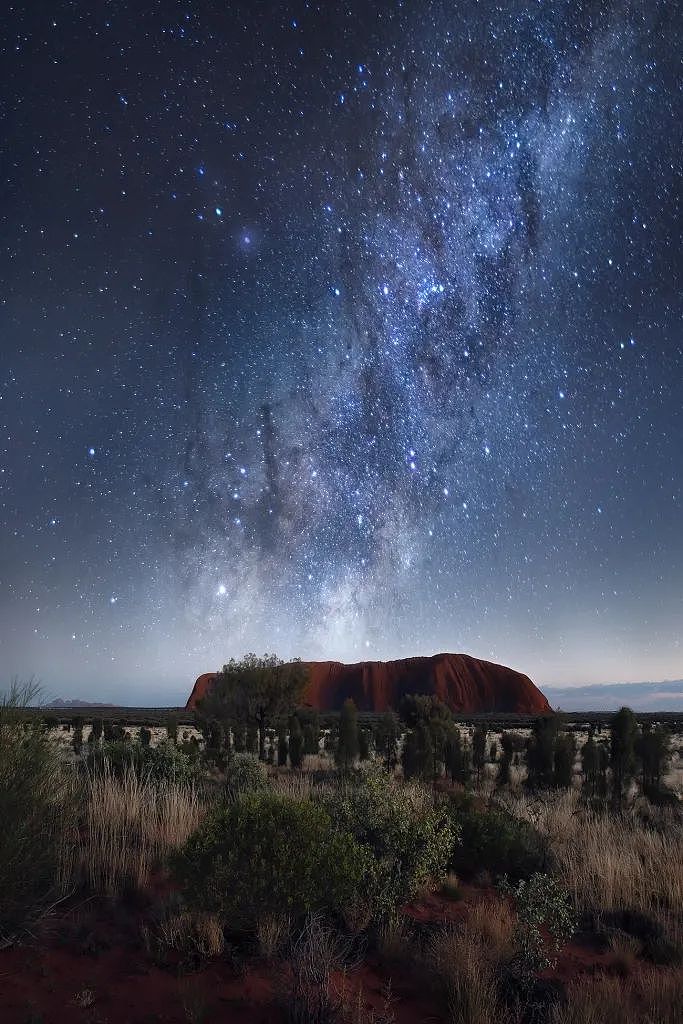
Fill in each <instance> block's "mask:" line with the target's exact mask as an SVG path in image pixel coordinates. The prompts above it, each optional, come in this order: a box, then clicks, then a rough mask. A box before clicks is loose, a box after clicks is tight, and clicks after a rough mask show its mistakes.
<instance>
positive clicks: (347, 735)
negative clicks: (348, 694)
mask: <svg viewBox="0 0 683 1024" xmlns="http://www.w3.org/2000/svg"><path fill="white" fill-rule="evenodd" d="M357 757H358V712H357V711H356V705H355V704H354V702H353V701H352V700H351V699H349V700H345V701H344V704H343V706H342V710H341V717H340V719H339V740H338V743H337V749H336V750H335V761H336V762H337V764H338V765H339V767H340V768H344V769H347V768H350V767H351V766H352V765H353V763H354V762H355V760H356V758H357Z"/></svg>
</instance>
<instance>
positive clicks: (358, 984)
mask: <svg viewBox="0 0 683 1024" xmlns="http://www.w3.org/2000/svg"><path fill="white" fill-rule="evenodd" d="M460 897H461V898H459V899H456V900H453V899H448V898H447V897H445V896H443V895H441V894H439V893H429V894H427V895H425V896H423V897H420V898H419V899H416V900H413V901H412V902H411V903H409V904H408V905H407V906H406V907H405V908H404V913H405V914H406V916H407V917H408V918H410V919H412V920H413V921H414V922H415V923H416V924H429V923H434V924H444V923H447V922H456V921H462V920H464V919H466V918H467V916H468V914H469V911H470V908H471V907H472V906H473V905H474V904H476V903H477V902H479V901H480V900H482V899H496V898H498V897H497V894H496V893H495V890H493V889H491V888H488V887H485V888H479V887H477V886H470V885H462V887H461V892H460ZM94 903H95V904H96V906H95V905H94V904H93V905H92V906H93V909H92V912H91V913H89V914H87V916H86V917H85V919H84V920H85V921H86V923H87V924H88V927H89V929H91V932H92V935H93V936H94V937H95V938H96V939H97V940H99V941H100V942H101V943H102V945H101V947H100V948H99V949H97V948H95V949H93V950H91V951H89V952H88V951H84V949H83V948H81V947H80V946H79V944H78V943H77V942H74V941H65V939H66V935H65V927H66V926H65V924H64V923H63V922H68V921H69V919H70V918H71V917H72V914H70V913H67V914H65V915H64V916H63V917H62V919H61V921H60V919H54V918H53V919H52V920H51V921H50V922H46V923H45V925H44V926H43V928H42V929H41V934H38V935H36V938H35V940H34V941H32V942H31V943H30V945H26V946H23V947H17V948H11V949H5V950H0V979H1V980H2V989H3V995H2V1010H1V1011H0V1020H2V1022H3V1024H27V1022H30V1021H35V1022H38V1021H40V1024H62V1022H63V1021H67V1020H68V1021H71V1022H74V1024H119V1022H120V1024H187V1022H188V1021H191V1020H202V1021H204V1022H205V1024H266V1022H270V1024H279V1022H280V1021H281V1020H282V1019H283V1018H282V1015H281V1012H280V1011H279V1010H278V1008H277V1007H276V1005H275V1002H274V998H275V987H276V971H277V970H278V968H277V967H276V966H271V965H269V964H265V963H263V962H260V961H258V960H249V961H247V962H246V963H245V966H244V970H243V971H242V972H240V971H237V970H236V969H235V967H234V966H233V965H231V964H230V962H229V960H228V959H227V957H219V958H216V959H214V960H211V961H208V962H207V963H205V965H204V966H202V968H201V969H200V970H196V971H185V972H184V973H183V972H180V971H179V969H178V967H175V968H174V967H172V966H171V965H169V966H168V967H166V968H161V967H158V966H156V965H155V964H154V963H153V962H152V960H151V958H150V956H149V954H147V952H146V951H145V950H144V948H141V947H140V946H139V944H138V941H136V938H137V936H139V934H140V932H139V928H140V924H141V918H139V917H138V916H137V914H136V912H135V911H133V910H128V911H125V910H124V909H122V908H121V907H120V906H119V907H117V906H116V905H111V904H109V903H108V902H107V901H94ZM72 913H73V912H72ZM75 913H76V914H78V908H75ZM67 934H68V930H67ZM612 959H613V957H612V955H611V954H610V953H599V952H596V951H595V950H593V949H591V948H590V946H587V945H585V944H584V943H583V942H582V941H581V937H580V936H577V937H576V939H575V940H573V941H572V942H570V943H568V944H567V946H565V948H564V949H563V950H562V952H561V954H560V958H559V963H558V965H557V968H555V969H554V970H552V971H547V972H545V973H544V977H547V978H555V979H558V980H561V981H563V982H568V981H573V980H575V979H577V978H580V977H590V976H591V975H593V974H600V973H603V972H606V971H607V972H609V971H610V970H611V967H612V963H611V961H612ZM389 981H391V992H392V996H393V1007H392V1009H393V1012H394V1014H395V1021H396V1024H425V1022H427V1021H438V1020H442V1019H443V1017H442V1016H441V1014H440V1012H439V1007H438V1005H437V1003H436V1002H435V998H436V996H435V993H434V992H433V991H432V990H431V986H429V985H427V986H425V977H424V976H423V975H422V974H421V973H420V970H419V967H418V965H416V966H415V970H414V971H413V970H410V969H408V970H407V969H406V967H405V965H395V966H394V967H393V968H392V967H390V966H389V965H386V964H382V963H380V962H379V961H378V959H377V958H376V957H375V956H369V957H368V958H367V959H366V960H364V961H363V962H362V963H361V964H360V965H359V966H358V967H357V968H354V969H353V970H352V971H350V972H349V973H348V974H347V975H346V976H345V977H343V976H342V975H341V974H335V976H334V977H333V983H334V987H335V989H336V991H337V993H341V991H342V989H343V990H344V992H345V994H346V997H347V1005H349V1006H350V1007H351V1006H353V1007H355V1006H356V998H357V995H358V993H359V992H360V995H361V1003H362V1005H363V1006H364V1007H365V1013H366V1020H367V1019H370V1012H371V1011H374V1012H375V1014H376V1015H379V1014H381V1012H382V1009H383V1004H384V995H385V993H386V987H387V983H388V982H389ZM354 1019H355V1018H354Z"/></svg>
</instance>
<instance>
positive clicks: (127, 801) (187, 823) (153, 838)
mask: <svg viewBox="0 0 683 1024" xmlns="http://www.w3.org/2000/svg"><path fill="white" fill-rule="evenodd" d="M83 799H84V803H85V806H84V826H83V828H82V829H81V830H80V833H79V839H78V845H77V855H76V864H75V873H76V878H77V880H78V881H81V882H84V883H86V884H87V886H88V887H89V888H90V889H91V890H93V891H94V892H102V893H107V894H109V895H114V894H117V893H119V892H120V891H121V890H122V889H123V888H125V887H128V886H131V885H133V886H138V887H139V886H143V885H144V884H145V883H147V882H148V881H149V878H150V876H151V874H152V872H153V871H154V869H155V868H156V867H157V866H158V865H159V864H160V863H161V861H162V859H163V858H164V857H165V856H166V854H168V853H169V852H170V851H171V850H173V849H176V848H177V847H179V846H180V845H182V843H184V842H185V840H186V839H187V837H188V836H189V835H190V833H192V832H193V831H194V830H195V829H196V828H197V826H198V825H199V823H200V821H201V819H202V817H203V816H204V809H203V807H202V804H201V801H200V799H199V796H198V794H197V792H196V790H195V789H194V788H193V787H192V786H188V785H185V784H178V783H175V782H172V781H170V780H168V779H165V780H161V781H154V780H153V779H152V778H150V777H149V776H146V775H143V776H141V775H139V774H138V773H136V772H135V771H134V770H133V769H132V768H128V770H126V771H124V773H123V774H122V775H116V774H114V773H113V771H112V770H111V769H110V768H109V767H108V765H107V763H106V762H105V763H104V765H103V767H102V768H101V769H99V770H97V771H93V772H90V773H88V775H87V776H86V779H85V782H84V794H83Z"/></svg>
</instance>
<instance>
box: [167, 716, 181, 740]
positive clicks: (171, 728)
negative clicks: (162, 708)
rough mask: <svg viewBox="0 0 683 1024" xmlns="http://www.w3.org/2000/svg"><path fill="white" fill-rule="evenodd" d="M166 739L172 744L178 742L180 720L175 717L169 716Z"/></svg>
mask: <svg viewBox="0 0 683 1024" xmlns="http://www.w3.org/2000/svg"><path fill="white" fill-rule="evenodd" d="M166 739H168V740H170V741H171V743H177V742H178V719H177V718H176V717H175V715H169V716H168V718H167V719H166Z"/></svg>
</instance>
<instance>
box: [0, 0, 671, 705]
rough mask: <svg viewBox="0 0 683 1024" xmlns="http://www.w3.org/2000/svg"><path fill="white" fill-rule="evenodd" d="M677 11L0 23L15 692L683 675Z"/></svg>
mask: <svg viewBox="0 0 683 1024" xmlns="http://www.w3.org/2000/svg"><path fill="white" fill-rule="evenodd" d="M682 28H683V25H682V24H681V17H680V8H679V7H678V5H677V4H675V3H672V2H664V0H642V2H637V0H634V2H618V3H617V2H615V3H610V2H580V0H579V2H576V0H572V2H562V0H557V2H553V3H546V2H542V0H524V2H522V0H506V2H504V3H502V2H498V3H494V2H489V0H481V2H476V0H443V2H440V0H420V2H417V0H416V2H408V0H405V2H400V0H395V2H369V0H346V2H344V3H337V2H336V0H329V2H328V0H325V2H320V3H313V2H308V3H306V2H294V0H292V2H284V3H266V2H264V0H249V2H231V3H224V2H218V0H216V2H209V0H206V2H199V0H195V2H191V0H187V2H184V3H174V2H171V0H157V2H154V3H152V2H145V0H139V2H138V0H136V2H133V0H95V2H88V3H86V2H85V0H71V2H66V0H56V2H54V3H51V4H12V3H10V4H5V5H3V8H2V12H1V13H0V40H1V43H0V47H1V50H2V53H1V57H2V61H1V65H0V66H1V71H0V119H1V121H0V124H1V131H0V663H1V664H2V676H3V678H2V679H0V683H4V682H6V681H8V680H9V678H10V677H12V676H13V675H18V676H20V677H23V678H26V677H27V676H30V675H35V676H36V677H37V678H38V679H39V680H40V681H41V682H42V684H43V686H44V688H45V691H46V693H47V694H48V695H53V694H59V695H60V696H68V697H90V698H91V699H100V700H114V701H120V702H122V703H131V704H136V703H137V704H145V703H162V704H163V703H165V702H168V703H174V702H177V701H181V700H184V699H185V696H186V694H187V692H188V691H189V688H190V686H191V683H192V681H193V679H194V677H195V676H196V675H198V674H199V673H200V672H203V671H208V670H213V669H215V668H217V667H218V666H219V665H221V664H222V663H223V662H224V661H225V660H227V659H228V658H229V657H231V656H233V655H234V656H239V655H241V654H242V653H244V652H246V651H249V650H256V651H264V650H268V651H270V650H274V651H276V652H277V653H279V654H280V655H281V656H283V657H289V656H296V655H299V656H301V657H303V658H340V659H343V660H362V659H365V658H381V659H386V658H392V657H401V656H407V655H413V654H430V653H434V652H436V651H440V650H448V651H465V652H468V653H471V654H474V655H477V656H479V657H483V658H489V659H492V660H498V661H501V662H503V663H506V664H510V665H513V666H514V667H516V668H519V669H521V670H522V671H525V672H527V673H528V674H529V675H531V676H532V678H533V679H534V680H535V681H536V682H537V683H538V684H539V685H540V686H541V687H542V686H543V685H544V684H548V685H571V684H587V683H594V682H599V681H608V680H624V681H629V680H631V681H636V680H641V679H664V678H667V677H668V678H673V677H680V676H681V675H683V649H682V647H681V635H682V633H683V516H682V513H681V479H682V472H681V471H682V469H683V416H682V415H681V413H682V402H681V385H682V382H683V348H682V346H683V342H682V340H681V306H682V302H681V275H680V264H681V248H680V237H681V222H680V207H679V200H680V194H681V161H680V153H681V123H682V113H683V111H682V109H681V108H682V105H681V96H680V63H679V59H680V58H679V53H678V42H677V37H678V39H680V34H681V29H682Z"/></svg>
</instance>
